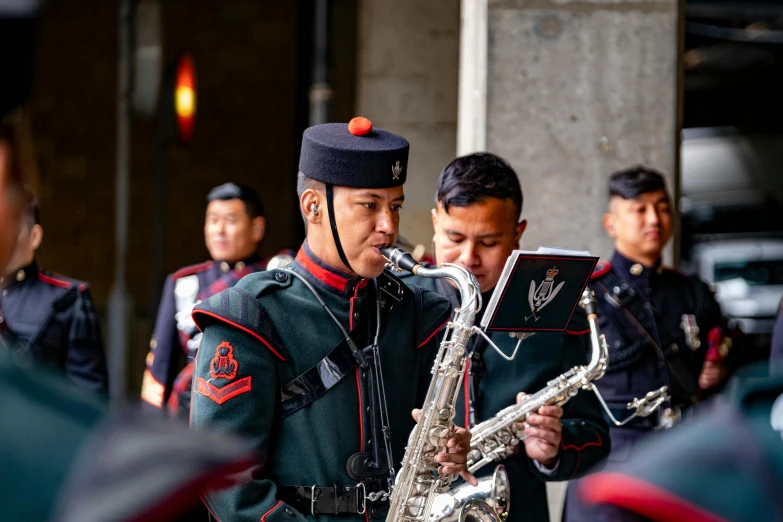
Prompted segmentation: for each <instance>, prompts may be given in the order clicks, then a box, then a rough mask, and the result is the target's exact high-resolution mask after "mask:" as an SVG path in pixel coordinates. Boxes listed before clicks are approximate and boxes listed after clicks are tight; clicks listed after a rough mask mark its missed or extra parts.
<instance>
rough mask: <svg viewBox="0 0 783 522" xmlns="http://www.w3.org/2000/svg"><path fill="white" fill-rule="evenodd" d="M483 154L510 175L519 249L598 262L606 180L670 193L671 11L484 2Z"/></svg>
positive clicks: (530, 0)
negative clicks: (643, 177)
mask: <svg viewBox="0 0 783 522" xmlns="http://www.w3.org/2000/svg"><path fill="white" fill-rule="evenodd" d="M487 20H488V23H487V26H488V39H487V49H488V51H487V60H486V77H487V92H486V148H487V150H489V151H492V152H495V153H498V154H500V155H501V156H504V157H505V158H507V159H508V160H509V161H510V162H511V163H512V164H513V165H514V167H515V168H516V170H517V172H518V173H519V176H520V179H521V181H522V186H523V191H524V193H525V209H524V216H525V217H526V218H527V219H528V221H529V226H528V229H527V230H528V231H527V232H526V233H525V236H524V237H523V240H522V246H523V248H530V249H534V248H537V247H538V246H539V245H553V246H561V247H565V248H576V249H589V250H590V251H591V252H593V253H594V254H599V255H602V256H606V255H608V254H609V253H610V252H611V243H610V241H609V239H608V238H607V237H606V236H605V234H604V231H603V228H602V226H601V215H602V213H603V212H604V209H605V201H606V196H605V186H606V179H607V177H608V175H609V174H610V173H611V172H612V171H614V170H617V169H619V168H622V167H625V166H628V165H631V164H634V163H643V164H646V165H648V166H651V167H654V168H657V169H659V170H661V171H662V172H664V173H665V174H666V175H667V178H668V182H669V185H670V187H676V183H675V181H676V161H675V160H676V157H677V141H678V132H677V129H678V125H677V105H676V104H677V96H676V92H677V89H676V86H677V77H678V75H677V70H678V68H677V56H678V43H677V42H678V2H677V0H488V17H487Z"/></svg>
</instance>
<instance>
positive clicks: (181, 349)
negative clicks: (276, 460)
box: [141, 183, 294, 419]
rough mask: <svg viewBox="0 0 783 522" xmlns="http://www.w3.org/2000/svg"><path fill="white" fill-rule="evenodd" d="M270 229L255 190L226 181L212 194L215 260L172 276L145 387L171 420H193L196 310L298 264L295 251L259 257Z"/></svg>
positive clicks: (207, 223)
mask: <svg viewBox="0 0 783 522" xmlns="http://www.w3.org/2000/svg"><path fill="white" fill-rule="evenodd" d="M265 231H266V218H265V217H264V205H263V202H262V201H261V197H260V196H259V194H258V192H256V191H255V190H254V189H252V188H250V187H248V186H246V185H239V184H236V183H224V184H223V185H220V186H218V187H215V188H213V189H212V190H211V191H210V193H209V195H207V211H206V217H205V220H204V239H205V242H206V246H207V250H208V251H209V255H210V257H211V258H212V260H211V261H207V262H205V263H200V264H197V265H191V266H187V267H185V268H181V269H180V270H177V271H176V272H174V273H173V274H171V275H169V276H168V277H167V278H166V284H165V286H164V288H163V295H162V297H161V301H160V307H159V308H158V318H157V320H156V321H155V332H154V333H153V335H152V340H151V341H150V352H149V354H148V355H147V370H146V371H145V372H144V381H143V383H142V388H141V399H142V400H143V401H144V403H145V405H148V406H147V408H148V409H149V406H152V407H154V408H155V409H165V408H168V411H169V414H170V415H171V416H176V417H179V418H182V419H188V417H189V416H190V388H191V383H192V380H193V361H194V360H195V357H196V351H197V350H198V346H199V343H200V341H201V332H199V330H198V328H196V323H194V322H193V319H192V318H191V315H190V314H191V311H192V310H193V307H194V306H195V305H196V304H198V303H200V302H201V301H203V300H205V299H207V298H209V297H211V296H213V295H215V294H216V293H218V292H220V291H221V290H225V289H226V288H232V287H233V286H234V285H236V284H237V283H238V282H239V280H240V279H242V278H243V277H244V276H246V275H248V274H252V273H254V272H260V271H262V270H264V269H265V268H266V266H267V264H271V266H272V267H273V268H274V267H281V266H284V265H285V264H287V263H289V262H291V261H293V256H294V252H293V251H289V252H286V251H284V252H281V253H280V254H278V255H277V256H275V257H273V258H272V259H270V260H268V261H266V260H262V259H261V258H260V257H259V256H258V245H259V243H260V242H261V240H262V239H263V238H264V233H265Z"/></svg>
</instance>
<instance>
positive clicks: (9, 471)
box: [0, 313, 255, 522]
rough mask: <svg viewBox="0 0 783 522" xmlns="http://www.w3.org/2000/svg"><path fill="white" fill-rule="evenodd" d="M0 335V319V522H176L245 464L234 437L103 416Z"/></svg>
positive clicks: (102, 407)
mask: <svg viewBox="0 0 783 522" xmlns="http://www.w3.org/2000/svg"><path fill="white" fill-rule="evenodd" d="M4 326H5V320H4V318H3V315H2V313H0V396H2V397H3V406H4V416H3V419H4V420H3V422H2V429H0V448H2V451H0V506H2V507H1V508H0V509H2V517H0V518H2V519H3V520H24V521H25V522H45V521H49V520H57V521H60V522H76V521H82V522H84V521H102V520H112V521H118V522H121V521H130V520H133V521H135V522H141V521H145V520H164V519H165V520H176V517H177V516H179V515H180V514H181V513H183V512H184V511H185V510H186V509H188V508H189V507H191V506H193V505H197V503H198V498H199V493H200V492H201V491H202V490H203V489H204V488H205V487H207V486H212V487H214V486H216V485H224V484H226V483H227V482H226V481H227V480H228V477H227V475H228V474H230V473H235V472H237V471H239V470H242V469H248V468H249V465H250V463H251V462H253V463H254V462H255V460H254V458H253V455H252V454H251V453H250V448H249V446H248V444H247V443H246V442H245V441H243V440H241V439H239V438H237V437H232V438H231V439H227V438H226V437H225V435H220V436H219V437H218V436H216V435H214V434H209V433H200V434H194V433H190V432H188V431H187V430H186V429H184V428H183V427H182V426H178V425H174V424H172V423H170V422H168V421H166V420H164V419H153V418H145V417H141V416H140V415H139V414H138V413H137V412H135V411H133V410H123V411H119V412H116V413H114V414H110V413H109V411H108V405H107V404H106V402H105V401H104V400H103V399H102V398H100V397H99V396H96V395H94V394H92V393H87V392H85V391H84V390H81V389H79V388H77V387H76V386H74V385H73V384H71V383H70V382H68V381H67V379H66V378H65V376H63V375H62V374H60V373H57V372H53V371H52V370H51V368H49V367H45V366H42V365H38V364H37V363H35V362H34V361H33V360H32V358H30V357H27V356H26V354H25V352H22V351H20V350H18V349H17V348H16V347H15V346H14V344H15V343H16V340H15V339H14V338H13V335H12V334H10V333H9V332H8V331H7V330H6V329H5V328H4ZM221 443H224V444H226V445H227V446H228V447H227V448H222V449H221V448H220V447H219V444H221ZM130 462H133V463H134V465H132V466H128V463H130Z"/></svg>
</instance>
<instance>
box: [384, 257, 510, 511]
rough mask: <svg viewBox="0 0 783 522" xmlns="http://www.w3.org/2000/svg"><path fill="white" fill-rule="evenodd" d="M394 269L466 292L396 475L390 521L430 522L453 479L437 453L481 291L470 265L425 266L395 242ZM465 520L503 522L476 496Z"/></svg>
mask: <svg viewBox="0 0 783 522" xmlns="http://www.w3.org/2000/svg"><path fill="white" fill-rule="evenodd" d="M381 253H382V254H383V256H384V257H385V258H386V259H387V260H389V262H390V265H391V268H392V269H401V270H407V271H409V272H413V273H414V274H416V275H419V276H422V277H432V278H447V279H450V280H451V281H453V282H454V283H455V284H456V285H457V288H458V290H459V293H460V307H459V308H457V309H455V310H454V315H453V317H452V319H451V321H450V322H449V324H448V325H447V327H446V332H445V335H444V338H443V342H441V344H440V348H439V349H438V354H437V355H436V357H435V364H434V365H433V366H432V375H433V377H432V381H430V386H429V389H428V390H427V396H426V399H425V400H424V405H423V406H422V408H421V411H420V412H419V422H418V423H416V426H415V427H414V429H413V431H412V432H411V436H410V439H409V440H408V446H407V447H406V448H405V456H404V457H403V460H402V466H401V467H400V470H399V472H398V473H397V476H396V478H395V480H394V485H393V488H392V493H391V505H390V507H389V514H388V516H387V518H386V520H387V522H428V520H429V517H430V512H431V510H432V503H433V500H434V499H435V496H436V495H438V494H440V493H442V492H444V491H445V490H446V489H447V488H448V487H449V485H450V484H451V481H452V477H451V476H450V475H442V474H440V473H439V471H438V468H439V465H438V463H437V462H436V461H435V457H436V455H437V454H438V453H439V452H440V451H441V450H442V449H443V448H444V447H445V445H446V441H447V439H448V437H449V434H450V432H451V430H452V427H453V422H452V421H453V419H454V413H455V409H454V406H455V403H456V401H457V394H458V393H459V389H460V384H461V383H462V379H463V376H464V374H465V368H466V361H467V358H468V355H467V349H466V348H467V342H468V339H469V338H470V336H471V335H472V334H473V333H474V331H475V328H474V326H473V323H474V321H475V318H476V312H478V311H479V310H480V309H481V292H480V291H479V284H478V281H476V278H475V277H474V276H473V274H471V273H470V272H469V271H468V270H466V269H464V268H462V267H460V266H457V265H452V264H444V265H443V266H441V267H438V268H425V267H423V266H421V265H420V264H418V263H417V262H416V261H415V260H414V259H413V257H412V256H411V255H410V254H408V253H407V252H405V251H404V250H401V249H399V248H394V247H386V248H382V249H381ZM459 520H460V521H461V522H464V521H465V520H477V521H479V522H499V518H498V517H497V515H496V514H495V512H494V510H493V509H492V507H491V506H490V505H489V504H488V503H487V502H485V501H483V500H480V499H471V500H470V502H468V505H466V506H465V507H464V508H463V509H462V510H461V514H460V516H459Z"/></svg>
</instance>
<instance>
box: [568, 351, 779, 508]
mask: <svg viewBox="0 0 783 522" xmlns="http://www.w3.org/2000/svg"><path fill="white" fill-rule="evenodd" d="M742 373H743V374H744V375H743V376H742V377H741V378H739V377H738V378H736V379H733V380H732V381H731V382H730V383H729V385H728V386H727V388H726V392H725V393H724V394H723V395H722V396H721V397H720V398H719V400H718V401H716V404H715V405H714V406H713V407H712V408H711V409H710V412H709V414H707V415H699V416H697V418H696V419H695V421H694V422H690V423H687V424H683V425H682V426H678V427H676V428H675V429H674V430H672V431H671V432H670V433H668V434H667V436H666V437H661V438H651V439H649V440H647V441H644V442H643V443H642V444H641V445H640V446H639V448H638V449H637V451H635V452H634V455H633V456H632V457H631V459H630V460H629V461H628V462H625V463H623V464H620V465H618V466H613V467H611V466H610V467H608V468H607V469H606V470H605V471H602V472H600V473H597V474H595V475H593V476H590V477H588V478H586V479H585V480H584V481H583V483H582V484H580V487H579V493H580V494H581V496H582V498H584V499H585V501H587V502H588V503H591V504H596V505H600V506H601V508H602V509H603V510H604V512H606V513H610V514H612V515H613V516H614V517H615V518H613V519H612V520H614V519H620V518H621V519H622V520H633V521H637V522H642V521H653V522H728V521H731V522H758V521H762V520H764V521H780V520H783V439H781V436H782V435H783V433H782V432H783V378H782V377H780V376H777V377H772V378H769V377H767V376H766V373H767V369H766V368H764V367H758V368H754V369H744V370H743V372H742ZM596 520H599V519H596Z"/></svg>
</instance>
